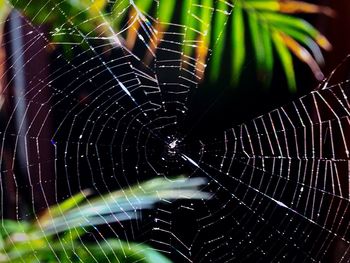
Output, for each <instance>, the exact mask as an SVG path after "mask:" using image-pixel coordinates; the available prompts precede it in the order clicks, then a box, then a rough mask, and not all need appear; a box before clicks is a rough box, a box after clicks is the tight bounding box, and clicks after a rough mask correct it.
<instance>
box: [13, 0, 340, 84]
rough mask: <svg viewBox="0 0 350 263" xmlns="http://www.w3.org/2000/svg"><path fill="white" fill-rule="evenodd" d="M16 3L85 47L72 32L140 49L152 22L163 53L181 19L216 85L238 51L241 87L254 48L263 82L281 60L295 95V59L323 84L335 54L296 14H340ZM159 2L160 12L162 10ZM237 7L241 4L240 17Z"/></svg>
mask: <svg viewBox="0 0 350 263" xmlns="http://www.w3.org/2000/svg"><path fill="white" fill-rule="evenodd" d="M10 2H11V4H12V5H13V6H14V7H15V8H18V9H20V10H22V11H23V12H24V13H25V14H26V15H27V16H29V17H30V18H31V19H32V20H33V22H36V23H48V24H50V25H52V28H53V34H52V36H53V41H54V42H56V43H71V42H73V43H82V42H83V39H82V36H81V35H80V34H77V33H76V32H72V31H69V30H72V27H74V28H77V29H78V30H80V31H81V32H84V33H85V34H86V35H88V36H89V37H94V36H95V37H104V38H105V39H108V40H109V41H110V42H111V43H112V44H118V41H119V40H118V38H124V39H125V43H126V45H127V47H128V48H130V49H132V48H134V44H135V42H136V41H137V38H138V32H139V30H140V28H141V25H140V21H144V22H145V21H146V22H147V23H150V24H153V26H154V28H155V32H156V34H155V36H154V37H151V39H150V40H149V41H150V42H149V43H148V44H149V47H150V48H151V51H150V52H155V50H156V47H157V45H158V44H159V42H160V40H161V39H162V37H163V35H162V32H164V31H165V30H166V28H167V27H168V26H169V24H170V23H171V22H174V23H177V22H178V21H179V20H180V22H181V24H183V25H185V26H186V27H185V32H184V43H185V45H184V48H183V53H184V55H185V56H192V57H195V58H196V59H197V61H198V62H197V65H196V67H197V73H198V74H199V76H201V75H203V74H202V73H203V72H204V69H205V67H203V65H204V62H205V61H206V58H207V56H208V54H209V53H210V51H211V50H213V52H212V59H211V60H210V62H209V65H210V70H211V72H210V77H211V79H212V80H217V79H218V77H219V75H220V71H222V70H223V69H222V68H221V61H222V60H223V58H224V55H225V50H226V49H227V50H232V52H231V53H232V62H231V72H232V74H231V75H232V81H233V83H235V84H238V83H239V79H240V76H241V73H242V71H243V70H244V67H245V64H246V60H247V54H246V53H247V51H246V49H247V46H251V47H252V50H253V54H254V57H255V62H256V70H257V76H258V78H259V79H260V80H261V81H263V82H264V83H266V84H267V85H268V84H269V83H270V81H271V78H272V74H273V70H274V65H275V63H274V62H275V60H276V59H278V60H279V61H280V62H281V64H282V67H283V69H284V72H285V75H286V79H287V83H288V86H289V87H290V89H291V90H294V89H295V88H296V80H295V73H294V67H293V57H295V58H297V59H299V60H301V61H302V62H304V63H306V64H307V65H308V66H309V67H310V69H311V70H312V72H313V74H314V75H315V77H316V79H318V80H319V79H322V78H323V74H322V71H321V69H320V65H322V63H323V56H322V52H321V49H324V50H329V49H331V45H330V43H329V42H328V41H327V39H326V38H325V37H324V36H323V35H322V34H321V33H320V32H319V31H318V30H317V29H316V28H315V27H314V26H312V25H311V24H309V23H308V22H307V21H306V20H304V19H302V18H299V17H295V16H294V14H297V13H306V14H324V15H327V16H334V12H333V10H332V9H330V8H328V7H325V6H319V5H315V4H311V3H307V2H304V1H293V0H287V1H280V0H229V1H221V0H220V1H219V0H184V1H181V2H180V3H179V2H177V1H175V0H167V1H154V0H135V1H130V0H119V1H113V2H110V1H107V0H95V1H90V0H83V1H75V0H66V1H60V2H57V3H56V2H55V1H48V2H47V1H45V2H44V1H42V2H40V1H39V3H38V1H35V3H34V2H30V3H28V2H27V1H22V0H11V1H10ZM40 3H41V4H40ZM157 5H158V8H155V7H156V6H157ZM179 5H180V7H179V8H178V6H179ZM231 6H234V8H233V11H232V12H231ZM177 10H182V11H181V15H179V16H177V15H176V12H177ZM230 14H231V15H230ZM137 17H138V18H139V20H138V19H136V18H137ZM226 24H227V26H226V27H225V26H224V25H226ZM127 25H129V26H127ZM130 25H131V26H130ZM73 31H74V30H73ZM116 32H117V33H116ZM116 34H117V35H118V37H116ZM229 36H231V37H229ZM248 36H249V37H248ZM248 41H250V42H251V43H248ZM113 42H117V43H113ZM149 55H150V54H148V55H147V54H146V56H145V61H146V63H149V62H150V61H149V60H150V59H152V57H151V56H149Z"/></svg>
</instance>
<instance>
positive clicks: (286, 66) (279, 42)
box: [272, 31, 296, 92]
mask: <svg viewBox="0 0 350 263" xmlns="http://www.w3.org/2000/svg"><path fill="white" fill-rule="evenodd" d="M272 39H273V43H274V45H275V48H276V51H277V54H278V56H279V58H280V61H281V64H282V67H283V70H284V72H285V74H286V78H287V83H288V87H289V89H290V90H291V91H293V92H295V90H296V81H295V72H294V66H293V58H292V55H291V54H290V52H289V50H288V47H287V46H286V44H285V43H284V41H283V38H282V36H281V35H280V33H279V32H277V31H274V32H273V34H272Z"/></svg>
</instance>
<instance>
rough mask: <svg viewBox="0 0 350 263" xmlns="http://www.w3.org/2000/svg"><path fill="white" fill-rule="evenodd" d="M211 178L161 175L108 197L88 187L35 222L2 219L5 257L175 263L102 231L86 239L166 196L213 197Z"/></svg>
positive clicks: (0, 256)
mask: <svg viewBox="0 0 350 263" xmlns="http://www.w3.org/2000/svg"><path fill="white" fill-rule="evenodd" d="M205 183H206V181H205V180H204V179H203V178H192V179H184V178H182V177H178V178H175V179H162V178H158V179H153V180H150V181H147V182H144V183H142V184H138V185H136V186H133V187H128V188H125V189H121V190H119V191H116V192H111V193H108V194H105V195H102V196H96V197H88V196H89V195H90V194H91V193H90V192H89V191H83V192H81V193H78V194H76V195H75V196H73V197H71V198H69V199H67V200H65V201H64V202H62V203H60V204H58V205H56V206H53V207H50V208H49V209H47V210H46V211H45V212H44V213H43V214H42V215H40V216H39V217H37V218H36V219H35V220H34V221H33V222H27V221H13V220H2V221H1V227H0V262H8V263H9V262H42V263H43V262H85V263H86V262H122V263H128V262H140V263H150V262H152V263H154V262H157V263H170V262H171V261H170V260H169V259H168V258H166V257H165V256H163V255H162V254H161V253H159V252H157V251H156V250H154V249H153V248H151V247H149V246H148V245H146V244H141V243H131V242H126V241H122V240H120V239H118V238H105V237H103V235H102V234H101V235H100V240H96V242H95V243H93V242H91V241H87V240H85V239H84V238H85V236H86V235H89V234H90V233H91V231H96V230H97V226H99V225H106V224H111V223H120V222H122V221H125V220H131V219H137V218H138V213H139V212H137V211H141V210H143V209H152V207H153V206H154V205H155V204H156V203H157V202H159V201H161V200H168V201H169V200H177V199H209V198H210V197H211V196H210V195H209V194H208V193H205V192H201V191H199V189H198V188H199V187H200V186H202V185H204V184H205ZM111 231H114V230H112V228H111ZM114 234H115V235H117V234H116V233H114Z"/></svg>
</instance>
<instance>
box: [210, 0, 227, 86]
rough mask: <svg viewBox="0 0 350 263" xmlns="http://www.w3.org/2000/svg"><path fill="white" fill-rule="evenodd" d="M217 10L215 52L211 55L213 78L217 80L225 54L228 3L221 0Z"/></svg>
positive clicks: (213, 36) (213, 37)
mask: <svg viewBox="0 0 350 263" xmlns="http://www.w3.org/2000/svg"><path fill="white" fill-rule="evenodd" d="M217 10H218V11H217V12H216V13H215V17H214V24H213V26H212V27H213V28H212V39H213V43H214V45H213V46H214V49H215V52H213V54H212V57H211V75H210V78H211V80H217V79H218V78H219V76H220V72H221V69H220V68H221V60H222V58H223V54H224V48H225V42H226V34H227V31H226V30H225V24H226V23H227V12H228V5H227V4H226V3H225V2H223V1H219V2H218V5H217Z"/></svg>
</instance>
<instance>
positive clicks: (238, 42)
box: [232, 2, 246, 85]
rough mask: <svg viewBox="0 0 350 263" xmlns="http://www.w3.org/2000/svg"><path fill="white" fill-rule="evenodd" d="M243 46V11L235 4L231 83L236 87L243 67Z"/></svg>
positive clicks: (244, 50) (244, 51) (244, 48)
mask: <svg viewBox="0 0 350 263" xmlns="http://www.w3.org/2000/svg"><path fill="white" fill-rule="evenodd" d="M245 44H246V43H245V27H244V18H243V10H242V7H241V6H240V5H239V4H238V2H237V4H236V5H235V8H234V9H233V14H232V54H233V58H232V63H233V64H232V66H233V73H232V81H233V83H234V85H237V84H238V82H239V80H240V76H241V73H242V69H243V65H244V62H245V56H246V54H245V53H246V47H245Z"/></svg>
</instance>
